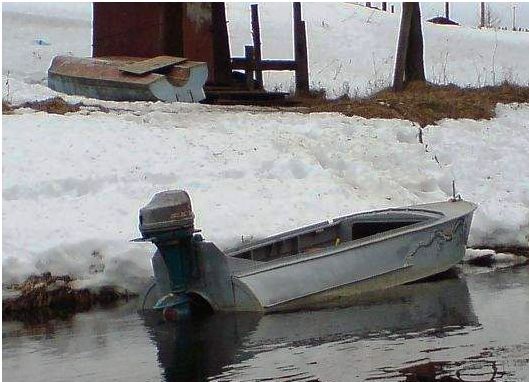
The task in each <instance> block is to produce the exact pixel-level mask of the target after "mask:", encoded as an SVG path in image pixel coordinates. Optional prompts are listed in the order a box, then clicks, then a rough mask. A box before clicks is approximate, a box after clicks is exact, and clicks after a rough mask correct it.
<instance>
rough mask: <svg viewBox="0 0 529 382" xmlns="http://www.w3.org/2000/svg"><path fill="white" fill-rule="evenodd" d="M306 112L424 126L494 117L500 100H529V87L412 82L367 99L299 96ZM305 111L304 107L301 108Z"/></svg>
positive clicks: (509, 101) (501, 101) (520, 101)
mask: <svg viewBox="0 0 529 382" xmlns="http://www.w3.org/2000/svg"><path fill="white" fill-rule="evenodd" d="M297 100H298V102H299V104H298V105H299V106H302V107H303V109H304V112H309V113H314V112H339V113H342V114H345V115H347V116H353V115H356V116H360V117H364V118H400V119H407V120H410V121H413V122H417V123H418V124H419V125H420V126H423V127H424V126H426V125H431V124H435V123H436V122H438V121H440V120H442V119H444V118H453V119H459V118H469V119H475V120H479V119H490V118H492V117H494V115H495V107H496V104H498V103H513V102H519V103H522V102H529V87H527V86H525V87H524V86H517V85H512V84H507V83H506V84H502V85H500V86H488V87H482V88H460V87H458V86H455V85H447V86H438V85H433V84H428V83H421V82H418V83H411V84H409V85H408V86H407V87H406V89H405V90H404V91H402V92H400V93H395V92H393V91H392V90H391V89H385V90H382V91H380V92H378V93H376V94H374V95H373V96H371V97H369V98H365V99H351V98H349V97H342V98H340V99H337V100H327V99H325V97H314V96H312V97H298V98H297ZM300 111H301V110H300Z"/></svg>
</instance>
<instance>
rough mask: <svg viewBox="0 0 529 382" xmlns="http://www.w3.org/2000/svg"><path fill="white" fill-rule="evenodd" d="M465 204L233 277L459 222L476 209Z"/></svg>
mask: <svg viewBox="0 0 529 382" xmlns="http://www.w3.org/2000/svg"><path fill="white" fill-rule="evenodd" d="M466 203H468V204H470V205H471V206H470V208H469V210H468V211H466V212H465V213H462V214H456V215H454V216H446V215H445V214H443V213H442V212H439V211H430V212H437V213H439V214H442V215H443V216H442V217H440V218H439V219H427V220H424V221H422V222H418V223H416V224H411V225H408V226H404V227H400V228H396V229H393V230H389V231H385V232H381V233H378V234H374V235H371V236H367V237H363V238H360V239H357V240H352V241H350V242H346V243H343V244H341V245H340V246H335V247H328V248H325V249H323V250H322V251H320V252H318V253H310V254H309V253H306V252H304V253H299V254H295V255H291V256H286V257H281V258H278V259H273V260H270V261H267V262H259V261H254V264H253V266H252V267H251V269H248V270H246V271H240V272H237V273H235V274H233V277H236V278H243V277H247V276H252V275H255V274H258V273H263V272H266V271H269V270H273V269H277V268H282V267H285V266H288V265H292V264H296V263H302V262H307V261H312V260H316V259H320V258H322V257H327V256H333V255H336V254H340V253H342V252H346V251H349V250H352V249H356V248H360V247H364V246H367V245H371V244H374V243H376V242H379V241H383V240H388V239H393V238H395V237H399V236H403V235H406V234H409V233H411V232H413V231H417V230H418V229H428V228H432V227H435V226H436V225H441V224H444V223H447V222H450V221H455V220H459V219H461V218H462V217H464V216H467V215H469V214H471V213H473V212H474V211H475V210H476V208H477V206H476V205H475V204H474V203H470V202H466ZM427 211H429V210H427ZM373 212H378V211H373ZM329 249H330V250H329Z"/></svg>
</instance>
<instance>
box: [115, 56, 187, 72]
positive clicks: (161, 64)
mask: <svg viewBox="0 0 529 382" xmlns="http://www.w3.org/2000/svg"><path fill="white" fill-rule="evenodd" d="M184 61H187V58H182V57H173V56H157V57H153V58H148V59H146V60H142V61H137V62H133V63H132V64H127V65H123V66H121V67H119V70H121V71H122V72H126V73H132V74H138V75H141V74H146V73H150V72H154V71H155V70H159V69H164V68H167V67H169V66H173V65H176V64H180V63H182V62H184Z"/></svg>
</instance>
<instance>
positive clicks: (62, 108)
mask: <svg viewBox="0 0 529 382" xmlns="http://www.w3.org/2000/svg"><path fill="white" fill-rule="evenodd" d="M20 107H27V108H30V109H33V110H37V111H44V112H46V113H50V114H66V113H75V112H77V111H79V110H81V105H80V104H70V103H68V102H66V101H65V100H64V99H62V98H61V97H54V98H50V99H47V100H44V101H34V102H26V103H23V104H22V105H20Z"/></svg>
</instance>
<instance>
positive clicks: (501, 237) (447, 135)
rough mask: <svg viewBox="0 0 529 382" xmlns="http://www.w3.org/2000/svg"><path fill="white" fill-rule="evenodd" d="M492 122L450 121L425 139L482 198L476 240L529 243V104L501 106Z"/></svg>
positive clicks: (467, 192) (463, 186) (474, 196)
mask: <svg viewBox="0 0 529 382" xmlns="http://www.w3.org/2000/svg"><path fill="white" fill-rule="evenodd" d="M496 111H497V117H496V118H494V119H493V120H491V121H487V122H484V121H473V120H457V121H454V120H445V121H442V122H441V123H440V124H439V126H435V127H432V126H430V127H428V128H427V129H425V130H424V135H423V139H424V142H425V143H426V144H427V145H428V148H429V150H430V152H431V153H432V154H434V155H435V156H436V158H437V159H438V160H439V162H440V164H441V165H442V166H443V167H445V168H447V169H449V170H450V172H451V174H453V176H454V178H455V180H456V185H457V188H458V189H459V190H461V191H462V192H463V193H464V196H465V197H466V198H468V199H469V200H472V201H474V202H477V203H478V204H479V205H480V208H479V209H478V210H477V211H476V213H475V215H474V218H475V222H476V224H474V227H473V231H472V236H471V237H470V244H476V245H482V244H485V245H486V244H491V245H492V244H519V245H523V246H527V245H528V244H529V167H528V165H527V164H528V163H529V154H528V151H527V148H528V147H529V107H528V106H527V105H516V104H513V105H509V106H505V105H498V107H497V108H496Z"/></svg>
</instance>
